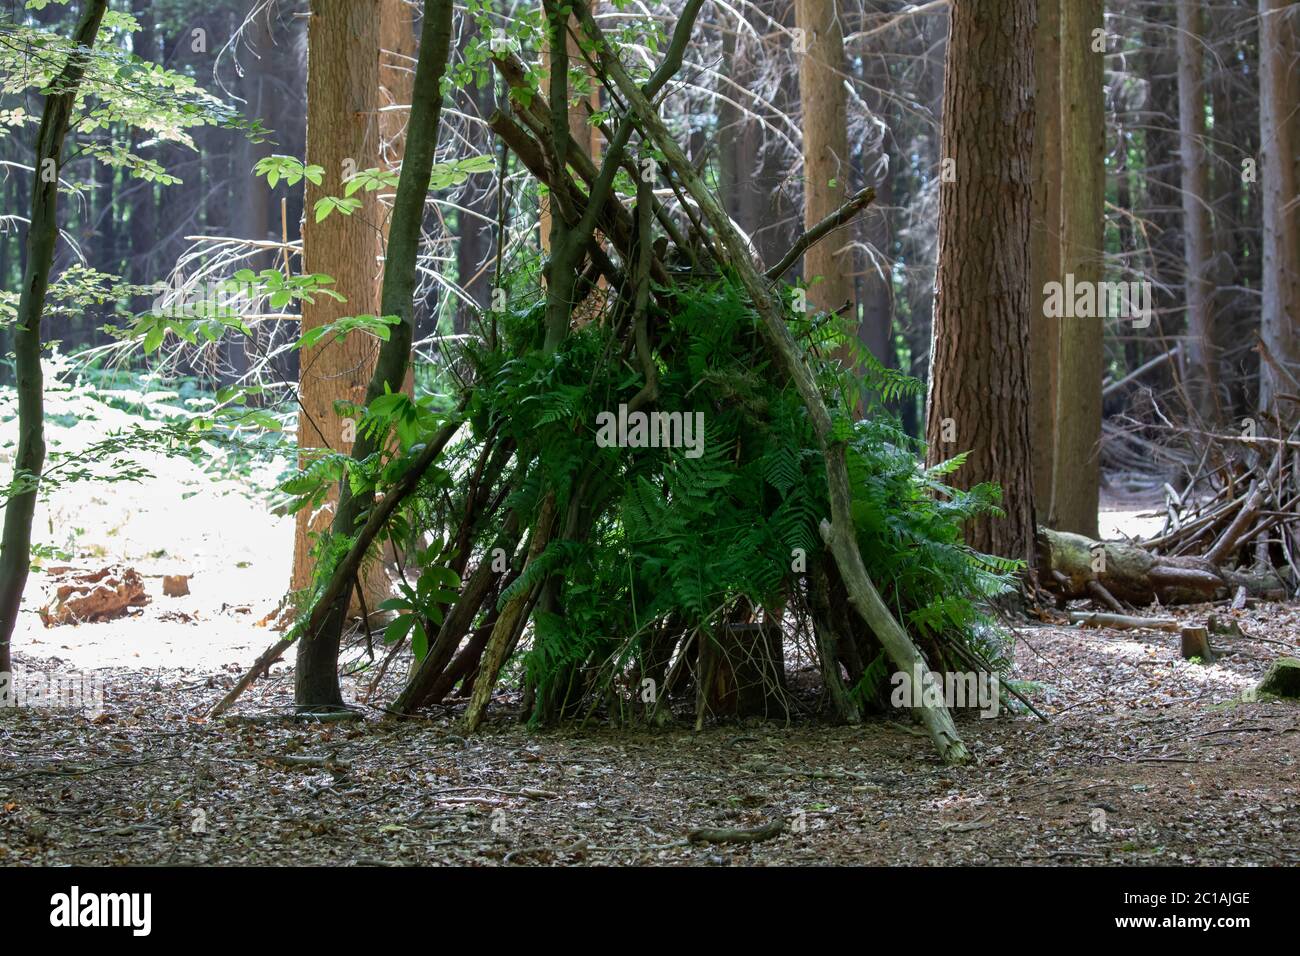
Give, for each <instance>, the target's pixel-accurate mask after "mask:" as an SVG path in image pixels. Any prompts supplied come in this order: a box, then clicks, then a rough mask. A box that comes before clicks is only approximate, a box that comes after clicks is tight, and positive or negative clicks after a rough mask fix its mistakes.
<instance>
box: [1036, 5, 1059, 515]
mask: <svg viewBox="0 0 1300 956" xmlns="http://www.w3.org/2000/svg"><path fill="white" fill-rule="evenodd" d="M1060 31H1061V0H1038V26H1037V28H1036V29H1035V31H1034V152H1033V161H1032V162H1033V165H1032V170H1033V183H1034V185H1033V219H1032V221H1031V223H1030V227H1029V268H1030V280H1029V296H1030V298H1029V302H1030V311H1029V329H1030V334H1029V347H1030V352H1029V385H1030V388H1029V396H1030V405H1029V438H1030V441H1029V447H1030V450H1031V452H1032V458H1033V473H1034V499H1035V501H1037V502H1038V505H1039V507H1040V508H1041V509H1042V510H1044V511H1050V509H1051V504H1052V478H1053V463H1054V461H1055V455H1056V385H1057V378H1056V375H1057V350H1058V348H1059V342H1060V334H1061V320H1060V319H1059V318H1056V317H1055V316H1049V315H1044V314H1043V313H1044V309H1043V302H1044V298H1045V295H1046V289H1047V284H1048V283H1049V282H1059V281H1060V280H1061V32H1060Z"/></svg>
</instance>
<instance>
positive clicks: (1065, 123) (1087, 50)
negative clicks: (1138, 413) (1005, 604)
mask: <svg viewBox="0 0 1300 956" xmlns="http://www.w3.org/2000/svg"><path fill="white" fill-rule="evenodd" d="M1101 27H1102V0H1067V2H1065V3H1063V4H1062V5H1061V30H1060V36H1061V46H1060V51H1061V52H1060V62H1061V125H1060V130H1061V140H1060V141H1061V172H1062V179H1061V182H1062V183H1065V184H1068V188H1065V189H1063V190H1062V194H1061V274H1062V275H1066V276H1068V275H1073V276H1074V279H1075V283H1076V285H1077V284H1078V283H1079V282H1088V283H1093V284H1094V285H1093V288H1094V289H1099V287H1100V282H1101V279H1102V259H1103V245H1102V230H1103V227H1104V224H1105V201H1106V177H1105V165H1104V162H1105V160H1104V155H1105V150H1106V118H1105V114H1104V106H1105V104H1104V102H1103V89H1102V82H1103V80H1102V57H1103V56H1104V52H1105V51H1104V49H1103V50H1097V49H1095V44H1094V33H1093V31H1094V30H1099V29H1101ZM1097 299H1098V302H1097V304H1098V310H1097V311H1098V312H1099V313H1101V312H1103V311H1104V310H1103V309H1102V308H1101V302H1100V296H1097ZM1104 322H1105V320H1104V319H1103V318H1102V317H1101V315H1100V314H1099V315H1097V316H1094V317H1084V316H1075V317H1070V318H1063V319H1061V320H1060V339H1059V345H1058V353H1057V356H1058V357H1057V377H1056V448H1055V452H1054V454H1053V456H1052V459H1053V468H1052V500H1051V506H1050V510H1049V512H1048V518H1047V523H1048V524H1049V525H1050V526H1051V527H1053V528H1057V529H1059V530H1062V531H1073V532H1075V533H1077V534H1086V535H1089V536H1093V537H1095V536H1096V534H1097V499H1098V492H1099V481H1100V473H1099V470H1098V451H1099V448H1098V446H1099V444H1100V441H1101V375H1102V349H1103V346H1102V333H1103V331H1104Z"/></svg>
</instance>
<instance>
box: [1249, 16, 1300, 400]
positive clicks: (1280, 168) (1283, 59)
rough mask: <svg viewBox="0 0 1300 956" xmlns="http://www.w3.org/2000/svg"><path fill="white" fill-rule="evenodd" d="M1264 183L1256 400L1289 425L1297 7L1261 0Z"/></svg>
mask: <svg viewBox="0 0 1300 956" xmlns="http://www.w3.org/2000/svg"><path fill="white" fill-rule="evenodd" d="M1259 118H1260V145H1261V147H1262V151H1263V156H1262V157H1261V159H1262V162H1261V164H1260V171H1259V172H1260V176H1259V180H1260V186H1261V189H1262V190H1263V193H1264V197H1263V198H1264V202H1263V217H1264V222H1263V229H1264V271H1263V293H1264V294H1263V302H1262V311H1261V313H1260V338H1261V340H1262V342H1263V347H1264V349H1265V350H1266V351H1267V355H1266V356H1265V358H1264V360H1263V361H1261V363H1260V368H1259V405H1260V409H1261V410H1262V411H1264V412H1265V414H1269V413H1273V412H1275V411H1276V412H1277V413H1278V414H1279V415H1280V416H1281V417H1282V418H1283V421H1284V422H1285V423H1286V424H1287V425H1288V426H1289V425H1290V423H1292V422H1294V421H1295V420H1296V419H1297V418H1298V417H1300V408H1297V407H1296V405H1295V403H1294V401H1290V400H1286V399H1282V400H1279V396H1280V394H1281V393H1284V392H1285V393H1291V394H1294V393H1295V392H1296V391H1297V382H1298V381H1300V4H1296V3H1295V2H1293V0H1260V3H1259ZM1275 406H1276V408H1275Z"/></svg>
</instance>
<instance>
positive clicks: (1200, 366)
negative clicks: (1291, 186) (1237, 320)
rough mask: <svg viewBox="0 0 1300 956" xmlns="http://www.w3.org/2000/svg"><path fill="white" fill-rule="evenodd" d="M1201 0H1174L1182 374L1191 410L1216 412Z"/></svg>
mask: <svg viewBox="0 0 1300 956" xmlns="http://www.w3.org/2000/svg"><path fill="white" fill-rule="evenodd" d="M1202 17H1203V10H1202V7H1201V0H1178V142H1179V153H1180V155H1181V159H1182V184H1183V267H1184V280H1183V281H1184V286H1185V289H1186V295H1187V348H1185V349H1184V350H1183V355H1184V356H1186V361H1185V365H1184V373H1183V380H1184V382H1185V383H1186V385H1187V391H1188V394H1189V397H1190V399H1191V403H1192V411H1194V412H1195V413H1196V414H1197V415H1199V416H1200V417H1201V418H1202V420H1204V421H1206V422H1214V421H1217V419H1218V418H1219V414H1218V407H1217V405H1218V393H1219V373H1218V358H1217V356H1216V354H1215V352H1214V319H1213V316H1212V315H1211V308H1212V307H1213V302H1214V296H1213V287H1212V285H1211V283H1210V278H1209V267H1210V207H1209V205H1208V200H1209V196H1208V193H1207V190H1206V167H1205V59H1204V58H1205V48H1204V45H1203V41H1202V30H1201V22H1202Z"/></svg>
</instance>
